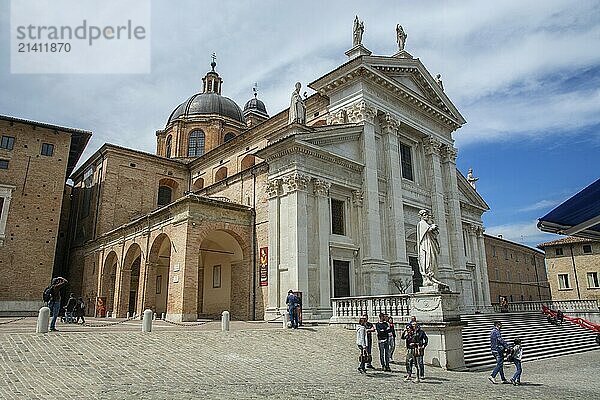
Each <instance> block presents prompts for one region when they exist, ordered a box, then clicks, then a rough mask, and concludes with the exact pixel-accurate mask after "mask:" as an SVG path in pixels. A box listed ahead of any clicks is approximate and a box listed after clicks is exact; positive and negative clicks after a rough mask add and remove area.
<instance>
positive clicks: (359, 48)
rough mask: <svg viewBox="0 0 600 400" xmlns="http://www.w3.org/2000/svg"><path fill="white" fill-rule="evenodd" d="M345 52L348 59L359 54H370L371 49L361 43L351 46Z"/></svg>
mask: <svg viewBox="0 0 600 400" xmlns="http://www.w3.org/2000/svg"><path fill="white" fill-rule="evenodd" d="M345 54H346V55H347V56H348V59H350V60H352V59H354V58H356V57H360V56H370V55H371V50H369V49H367V48H366V47H365V46H363V45H362V44H358V45H356V46H354V47H353V48H351V49H350V50H348V51H347V52H346V53H345Z"/></svg>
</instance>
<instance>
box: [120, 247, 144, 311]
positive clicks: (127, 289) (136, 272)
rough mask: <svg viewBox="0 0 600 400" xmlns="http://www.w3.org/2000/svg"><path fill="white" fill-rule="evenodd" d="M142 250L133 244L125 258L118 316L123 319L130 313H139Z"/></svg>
mask: <svg viewBox="0 0 600 400" xmlns="http://www.w3.org/2000/svg"><path fill="white" fill-rule="evenodd" d="M142 256H143V253H142V248H141V247H140V245H139V244H137V243H133V244H131V245H130V246H129V248H128V249H127V252H126V253H125V257H124V258H123V271H122V276H121V285H120V286H121V287H120V290H119V301H118V302H117V304H118V310H117V316H119V317H123V316H125V315H126V314H127V313H128V312H129V314H130V315H133V314H134V313H137V312H138V307H137V305H138V295H139V294H140V293H141V292H142V290H140V268H141V264H142Z"/></svg>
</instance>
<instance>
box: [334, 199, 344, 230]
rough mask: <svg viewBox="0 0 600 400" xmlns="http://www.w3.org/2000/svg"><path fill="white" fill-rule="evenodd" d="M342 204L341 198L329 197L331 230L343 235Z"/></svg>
mask: <svg viewBox="0 0 600 400" xmlns="http://www.w3.org/2000/svg"><path fill="white" fill-rule="evenodd" d="M344 206H345V202H344V201H343V200H336V199H331V232H332V233H333V234H334V235H345V234H346V229H345V225H344V223H345V221H344Z"/></svg>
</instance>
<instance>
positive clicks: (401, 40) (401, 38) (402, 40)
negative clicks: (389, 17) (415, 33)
mask: <svg viewBox="0 0 600 400" xmlns="http://www.w3.org/2000/svg"><path fill="white" fill-rule="evenodd" d="M407 37H408V35H407V34H406V32H404V29H402V25H400V24H398V25H396V42H397V43H398V50H399V51H402V50H404V45H406V38H407Z"/></svg>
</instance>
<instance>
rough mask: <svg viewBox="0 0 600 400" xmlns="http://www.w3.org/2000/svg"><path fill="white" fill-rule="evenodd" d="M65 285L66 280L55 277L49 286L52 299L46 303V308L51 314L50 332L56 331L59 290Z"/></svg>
mask: <svg viewBox="0 0 600 400" xmlns="http://www.w3.org/2000/svg"><path fill="white" fill-rule="evenodd" d="M66 283H67V280H66V279H65V278H62V277H60V276H59V277H56V278H53V279H52V283H51V284H50V291H51V293H52V298H51V299H50V301H49V302H48V307H50V311H51V312H52V320H51V321H50V330H51V331H57V330H58V329H56V319H57V318H58V313H59V312H60V289H61V288H62V287H63V286H64V285H65V284H66Z"/></svg>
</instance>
